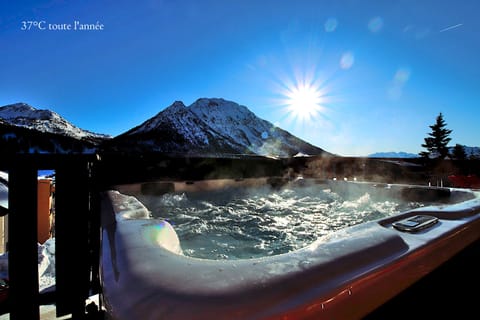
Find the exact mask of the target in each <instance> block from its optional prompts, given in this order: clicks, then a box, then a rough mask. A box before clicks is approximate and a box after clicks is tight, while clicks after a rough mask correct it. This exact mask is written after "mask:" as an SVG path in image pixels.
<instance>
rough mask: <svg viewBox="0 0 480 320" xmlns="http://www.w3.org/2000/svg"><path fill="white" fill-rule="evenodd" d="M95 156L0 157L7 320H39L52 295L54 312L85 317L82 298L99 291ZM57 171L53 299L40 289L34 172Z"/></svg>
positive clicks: (35, 174) (98, 228) (98, 224)
mask: <svg viewBox="0 0 480 320" xmlns="http://www.w3.org/2000/svg"><path fill="white" fill-rule="evenodd" d="M96 162H97V157H96V155H42V154H21V155H13V156H2V158H1V159H0V170H2V171H7V172H8V204H9V208H8V265H9V268H8V273H9V293H8V294H9V296H8V311H9V313H10V319H13V320H14V319H21V320H24V319H40V314H39V305H40V304H41V303H42V301H46V300H48V299H53V302H54V303H55V305H56V312H57V316H64V315H68V314H71V315H72V317H73V318H74V319H82V318H84V317H85V300H86V299H87V298H88V297H89V295H90V294H93V293H96V292H98V290H99V282H98V250H99V241H100V238H99V237H100V233H99V230H100V227H99V226H100V221H99V219H100V218H99V214H98V211H97V206H96V203H97V201H96V194H97V192H96V191H97V190H95V189H96V185H95V183H94V174H93V170H94V166H95V163H96ZM45 169H52V170H55V174H56V178H55V179H56V182H55V183H56V194H55V197H56V199H55V201H56V203H55V231H56V232H55V246H56V247H55V267H56V275H55V277H56V288H55V291H54V293H53V297H45V296H42V295H41V294H40V293H39V278H38V244H37V179H38V170H45Z"/></svg>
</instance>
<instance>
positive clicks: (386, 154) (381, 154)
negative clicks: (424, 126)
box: [368, 151, 419, 159]
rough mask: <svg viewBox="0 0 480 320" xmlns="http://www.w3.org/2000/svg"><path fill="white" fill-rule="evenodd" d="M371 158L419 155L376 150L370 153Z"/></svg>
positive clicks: (415, 156) (413, 156) (416, 156)
mask: <svg viewBox="0 0 480 320" xmlns="http://www.w3.org/2000/svg"><path fill="white" fill-rule="evenodd" d="M368 157H369V158H404V159H406V158H418V157H419V155H418V154H415V153H408V152H402V151H400V152H395V151H390V152H376V153H372V154H369V155H368Z"/></svg>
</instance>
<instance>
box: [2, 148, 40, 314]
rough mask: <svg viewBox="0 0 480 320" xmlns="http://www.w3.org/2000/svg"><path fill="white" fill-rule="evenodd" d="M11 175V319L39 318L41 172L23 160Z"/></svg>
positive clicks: (16, 163) (9, 245) (9, 186)
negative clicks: (39, 184)
mask: <svg viewBox="0 0 480 320" xmlns="http://www.w3.org/2000/svg"><path fill="white" fill-rule="evenodd" d="M8 174H9V178H8V180H9V181H8V202H9V213H8V215H9V217H8V228H9V232H8V264H9V267H8V272H9V280H10V291H9V300H10V319H12V320H15V319H19V320H25V319H39V317H40V313H39V307H38V298H39V292H38V289H39V285H38V245H37V169H36V167H35V166H34V164H33V163H32V162H31V161H29V159H25V158H21V157H19V159H16V160H15V164H14V165H13V166H11V167H10V168H9V171H8Z"/></svg>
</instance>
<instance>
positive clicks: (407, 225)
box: [392, 215, 438, 232]
mask: <svg viewBox="0 0 480 320" xmlns="http://www.w3.org/2000/svg"><path fill="white" fill-rule="evenodd" d="M437 222H438V218H437V217H434V216H429V215H416V216H413V217H409V218H406V219H403V220H400V221H396V222H394V223H393V224H392V225H393V227H394V228H396V229H398V230H400V231H406V232H417V231H419V230H423V229H425V228H428V227H430V226H432V225H434V224H435V223H437Z"/></svg>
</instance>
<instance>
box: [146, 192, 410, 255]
mask: <svg viewBox="0 0 480 320" xmlns="http://www.w3.org/2000/svg"><path fill="white" fill-rule="evenodd" d="M141 201H142V202H143V203H145V205H146V206H147V207H149V209H150V210H151V211H152V215H153V216H154V217H156V218H163V219H166V220H168V221H169V222H170V223H171V224H172V225H173V227H174V229H175V231H176V232H177V234H178V237H179V238H180V242H181V246H182V249H183V252H184V254H185V255H187V256H191V257H197V258H204V259H243V258H256V257H263V256H270V255H277V254H282V253H286V252H290V251H293V250H297V249H300V248H303V247H305V246H307V245H309V244H310V243H312V242H313V241H315V240H317V239H318V238H320V237H322V236H326V235H328V234H330V233H331V232H333V231H336V230H339V229H341V228H345V227H348V226H352V225H356V224H359V223H363V222H366V221H371V220H375V219H380V218H383V217H388V216H390V215H393V214H397V213H398V212H399V211H402V210H406V209H410V208H414V207H418V206H420V204H418V203H402V202H401V201H400V200H398V199H376V197H375V196H372V195H371V194H370V193H368V192H365V193H363V194H357V195H352V196H350V197H342V196H341V195H340V194H338V193H336V192H334V191H332V190H330V189H328V188H324V187H322V186H321V185H313V186H307V187H295V188H288V187H287V188H282V189H277V190H276V189H272V188H270V187H267V186H264V187H255V188H248V189H247V188H243V189H241V188H233V189H225V190H218V191H209V192H195V193H186V192H181V193H167V194H164V195H162V196H142V197H141Z"/></svg>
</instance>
